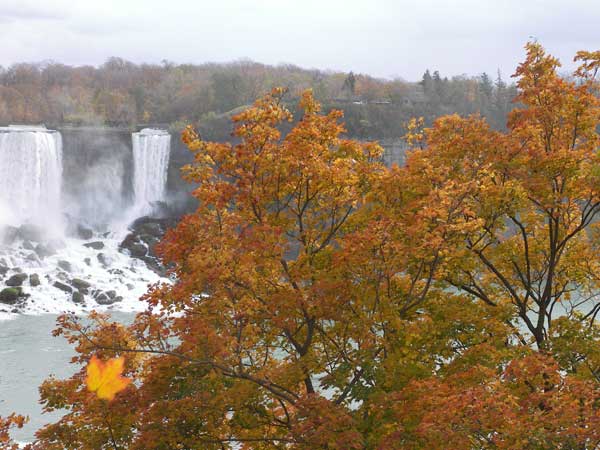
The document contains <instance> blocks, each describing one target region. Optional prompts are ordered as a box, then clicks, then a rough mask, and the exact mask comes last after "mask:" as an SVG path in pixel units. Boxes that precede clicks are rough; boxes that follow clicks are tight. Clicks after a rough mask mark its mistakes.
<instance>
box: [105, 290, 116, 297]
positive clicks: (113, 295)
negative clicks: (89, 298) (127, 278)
mask: <svg viewBox="0 0 600 450" xmlns="http://www.w3.org/2000/svg"><path fill="white" fill-rule="evenodd" d="M105 294H106V295H108V298H111V299H114V298H115V297H116V296H117V292H116V291H106V292H105Z"/></svg>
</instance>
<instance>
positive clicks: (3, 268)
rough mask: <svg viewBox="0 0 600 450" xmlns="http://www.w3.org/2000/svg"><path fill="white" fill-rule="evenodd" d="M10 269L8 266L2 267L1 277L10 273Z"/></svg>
mask: <svg viewBox="0 0 600 450" xmlns="http://www.w3.org/2000/svg"><path fill="white" fill-rule="evenodd" d="M9 270H10V269H9V268H8V267H6V266H3V265H0V275H1V276H4V275H6V274H7V273H8V271H9Z"/></svg>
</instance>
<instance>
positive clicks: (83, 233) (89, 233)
mask: <svg viewBox="0 0 600 450" xmlns="http://www.w3.org/2000/svg"><path fill="white" fill-rule="evenodd" d="M77 236H79V237H80V238H81V239H85V240H86V241H87V240H88V239H91V238H93V237H94V231H93V230H92V229H91V228H88V227H85V226H83V225H77Z"/></svg>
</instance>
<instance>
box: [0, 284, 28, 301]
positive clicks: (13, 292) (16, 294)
mask: <svg viewBox="0 0 600 450" xmlns="http://www.w3.org/2000/svg"><path fill="white" fill-rule="evenodd" d="M22 295H23V291H22V290H21V288H20V287H12V288H6V289H2V290H1V291H0V303H4V304H6V305H14V304H15V303H17V301H18V300H19V298H20V297H21V296H22Z"/></svg>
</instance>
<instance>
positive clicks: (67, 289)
mask: <svg viewBox="0 0 600 450" xmlns="http://www.w3.org/2000/svg"><path fill="white" fill-rule="evenodd" d="M52 286H54V287H55V288H56V289H60V290H61V291H64V292H67V293H69V294H70V293H71V292H73V288H72V287H71V286H69V285H67V284H64V283H61V282H60V281H55V282H54V284H53V285H52Z"/></svg>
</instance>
